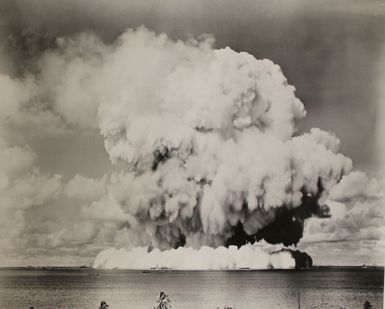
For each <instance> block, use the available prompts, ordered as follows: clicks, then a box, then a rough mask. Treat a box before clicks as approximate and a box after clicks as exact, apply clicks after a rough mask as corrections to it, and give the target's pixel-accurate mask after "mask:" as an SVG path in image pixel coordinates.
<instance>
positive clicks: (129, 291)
mask: <svg viewBox="0 0 385 309" xmlns="http://www.w3.org/2000/svg"><path fill="white" fill-rule="evenodd" d="M383 285H384V271H383V269H359V268H354V269H353V268H331V269H327V268H325V269H312V270H267V271H246V270H245V271H166V272H145V273H143V272H142V271H128V270H127V271H126V270H89V269H82V270H80V269H65V270H58V269H48V270H44V269H0V308H6V309H22V308H26V309H29V308H30V306H34V308H35V309H40V308H45V309H48V308H52V309H53V308H55V309H56V308H68V309H69V308H71V309H74V308H82V309H83V308H84V309H88V308H90V309H97V308H98V305H99V303H100V301H101V300H105V301H107V303H108V304H109V305H110V309H124V308H127V309H128V308H131V309H132V308H134V309H136V308H138V309H140V308H145V309H152V308H153V307H154V305H155V301H156V299H157V296H158V295H159V291H161V290H163V291H165V292H166V293H167V294H168V295H169V296H170V299H171V301H172V309H178V308H183V309H206V308H207V309H209V308H210V309H216V308H217V307H219V308H223V307H224V306H225V305H227V306H234V307H235V308H236V309H248V308H253V309H255V308H262V309H263V308H269V309H271V308H298V299H297V298H298V292H300V303H301V308H328V309H329V308H338V309H340V308H346V309H348V308H363V303H364V302H365V301H366V300H368V301H370V302H371V304H372V305H373V306H374V308H376V309H379V308H383V305H382V301H383Z"/></svg>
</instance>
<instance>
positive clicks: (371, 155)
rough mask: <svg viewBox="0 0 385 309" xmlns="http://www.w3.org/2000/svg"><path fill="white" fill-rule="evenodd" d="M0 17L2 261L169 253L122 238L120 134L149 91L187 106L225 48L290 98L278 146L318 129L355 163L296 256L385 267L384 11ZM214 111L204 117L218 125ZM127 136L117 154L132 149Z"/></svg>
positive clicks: (344, 2) (323, 4)
mask: <svg viewBox="0 0 385 309" xmlns="http://www.w3.org/2000/svg"><path fill="white" fill-rule="evenodd" d="M0 8H1V9H0V14H1V20H0V37H1V42H2V43H1V45H0V74H1V78H0V90H1V93H2V98H1V99H0V192H2V194H1V195H2V197H1V198H0V212H1V215H2V216H1V217H2V218H1V219H0V222H1V227H0V231H1V233H0V235H1V236H0V248H1V250H0V251H1V253H0V265H1V266H15V265H37V264H40V265H41V264H44V265H45V264H49V265H80V264H90V263H92V261H93V259H94V258H95V256H96V255H97V254H98V253H99V252H100V251H101V250H105V249H108V248H110V247H118V248H119V247H131V246H134V244H135V245H136V244H142V245H147V244H148V243H151V245H155V246H156V245H158V246H160V247H162V246H165V245H163V241H164V239H162V241H159V242H158V241H156V242H154V241H153V240H151V241H150V240H148V241H147V240H146V239H139V240H138V239H137V238H138V236H137V235H135V234H134V233H132V232H131V229H132V226H135V223H133V222H132V220H133V219H132V216H131V215H132V213H131V212H130V211H129V210H128V209H129V207H130V205H129V203H130V201H131V203H133V204H134V203H135V202H136V201H133V200H130V198H128V197H126V196H125V194H124V193H122V192H120V191H119V190H121V191H125V190H124V189H123V187H124V186H123V185H121V184H120V182H122V183H123V184H126V185H127V186H129V184H128V180H127V179H126V178H125V177H126V176H127V175H126V173H127V174H129V173H130V172H132V170H130V168H132V166H131V165H130V164H131V161H129V160H131V159H132V158H131V157H130V155H131V154H127V153H126V152H125V151H128V150H127V149H126V148H124V147H127V145H126V144H124V141H123V142H122V144H119V142H120V141H121V140H120V139H121V136H120V134H121V133H122V132H123V133H124V132H126V133H127V132H128V133H129V132H130V131H129V128H128V127H127V126H128V124H126V122H127V123H129V122H130V121H131V122H132V123H136V122H135V121H137V119H141V117H142V115H147V114H148V113H149V111H151V109H152V110H153V109H154V104H156V103H154V102H153V100H156V99H157V98H158V97H159V96H160V97H162V100H164V101H167V100H168V101H167V102H171V103H164V104H169V105H167V108H168V109H169V110H171V107H173V108H174V109H178V108H179V107H178V106H176V107H175V106H174V105H172V104H174V103H172V102H173V100H174V97H177V98H179V97H178V96H180V98H186V97H187V98H188V97H189V96H188V94H189V93H190V92H189V91H190V90H189V89H190V88H191V85H192V86H194V85H195V84H199V80H197V81H196V83H195V84H194V82H191V80H193V81H195V80H194V78H195V76H196V75H194V74H201V73H200V72H201V71H200V70H201V69H202V70H203V68H201V67H202V65H200V64H199V63H200V61H201V60H200V59H205V58H204V57H205V55H206V54H210V53H211V51H212V50H219V49H223V48H225V47H230V48H231V50H232V51H234V52H246V53H248V54H250V55H252V56H254V57H255V58H256V59H265V58H266V59H270V60H271V61H272V62H274V63H275V64H278V65H279V66H280V68H281V70H282V72H283V75H284V76H285V77H286V78H287V81H288V83H289V84H290V85H293V86H294V87H295V96H296V97H297V98H298V99H299V100H300V101H301V102H302V103H303V106H304V108H305V109H306V116H304V115H302V114H301V113H302V112H301V111H300V110H299V111H294V112H293V114H294V116H293V119H294V120H293V122H295V126H297V127H298V130H297V131H296V132H295V130H294V129H293V132H290V134H289V135H290V138H291V136H292V135H293V136H301V135H302V134H305V133H306V132H309V131H310V130H311V129H312V128H320V129H322V130H325V131H327V132H330V133H331V135H332V136H336V137H338V139H339V140H340V144H339V150H338V151H337V152H340V153H342V154H343V155H344V156H346V157H348V158H350V159H351V160H352V163H353V168H352V171H348V172H346V174H347V178H346V180H345V181H344V182H343V181H342V180H339V182H340V183H339V184H340V185H339V186H337V185H336V184H334V185H336V188H335V189H334V190H333V189H332V188H330V189H329V188H328V191H329V193H330V196H331V198H330V199H329V200H330V202H329V207H330V208H331V214H332V217H331V218H328V219H323V218H310V219H307V220H306V221H305V230H304V235H303V238H302V239H301V240H300V241H299V243H298V248H299V249H301V250H304V251H306V252H307V253H309V254H310V255H311V256H312V257H313V260H314V261H315V263H316V264H320V265H330V264H338V265H362V264H376V265H383V250H384V244H385V243H384V240H383V232H384V227H383V226H384V225H383V220H382V217H383V206H384V204H383V197H382V191H383V190H382V187H383V186H382V183H383V172H384V170H385V169H384V161H383V157H384V143H383V140H384V133H383V132H385V131H384V130H383V129H384V128H383V126H384V125H383V122H384V120H385V119H384V117H385V114H384V106H385V92H384V88H383V84H384V81H385V37H384V35H383V33H382V32H383V31H382V30H383V29H384V26H385V25H384V24H385V18H384V17H385V16H384V15H385V3H384V2H383V1H380V0H378V1H366V2H365V4H362V2H361V1H354V0H339V1H317V0H312V1H303V0H291V1H286V2H285V3H282V2H280V1H269V2H265V1H261V0H258V1H251V0H241V1H237V2H234V1H230V0H214V1H205V0H197V1H192V0H182V1H176V0H165V1H159V0H146V1H139V0H134V1H123V0H113V1H111V0H110V1H107V0H100V1H91V0H80V1H79V0H77V1H76V0H65V1H49V0H29V1H27V0H24V1H23V0H16V1H11V0H1V1H0ZM139 27H141V28H139ZM127 29H133V30H127ZM162 34H166V35H167V39H166V38H164V37H163V38H162V37H161V36H162ZM122 35H123V36H122ZM177 40H180V41H179V42H180V43H179V45H178V44H177V43H175V42H176V41H177ZM130 42H133V43H130ZM135 42H136V44H137V45H135ZM186 42H187V43H186ZM188 42H189V43H188ZM191 42H195V43H191ZM194 44H195V45H194ZM135 46H140V47H141V48H142V49H141V48H139V47H138V48H137V49H136V47H135ZM157 49H159V50H160V52H159V53H158V52H157ZM224 53H225V54H227V53H228V54H229V56H228V57H230V54H231V55H232V52H229V51H228V50H227V51H226V52H224ZM170 57H171V58H173V57H174V58H175V59H174V58H173V59H170ZM184 57H185V58H188V59H189V61H190V62H191V63H192V64H197V67H198V69H196V71H194V72H195V73H194V74H193V73H191V75H189V74H190V73H188V72H189V71H188V70H187V71H188V72H187V73H185V74H184V73H183V72H184V71H183V70H182V71H181V72H182V73H179V74H180V76H179V77H180V79H178V74H174V75H175V76H174V75H172V74H169V75H167V82H168V81H169V80H171V81H170V83H171V82H173V83H174V85H177V86H176V88H177V89H178V91H175V92H176V94H175V95H171V94H169V92H167V87H166V86H165V89H166V90H162V89H163V88H162V89H161V90H159V93H158V92H156V91H155V90H153V89H155V88H157V87H158V85H161V86H159V88H161V87H163V81H162V79H163V77H164V76H165V75H164V74H163V73H162V72H164V71H167V72H169V71H171V72H173V71H172V70H174V69H173V68H175V67H178V66H179V64H180V63H182V64H183V63H184V62H183V61H184V60H183V59H184ZM224 57H225V56H224ZM237 57H238V56H234V59H235V60H234V62H236V61H238V58H237ZM121 59H124V60H125V61H126V62H122V61H121ZM231 59H233V58H231ZM204 61H206V60H204ZM204 61H203V60H202V62H204ZM207 61H209V60H207ZM228 61H230V60H228ZM231 61H232V60H231ZM239 61H240V60H239ZM248 61H249V60H248ZM190 62H189V63H190ZM249 62H250V63H254V62H253V61H251V60H250V61H249ZM165 63H166V64H165ZM208 63H209V62H208ZM184 65H185V64H183V65H182V67H184ZM186 66H187V67H188V65H186ZM257 69H258V70H259V66H257ZM218 70H222V69H218ZM229 70H230V69H229ZM234 70H235V69H234ZM261 70H262V69H261ZM175 71H177V73H178V70H175ZM226 72H227V71H226ZM232 72H233V71H229V72H227V73H226V74H228V75H229V76H230V77H231V76H232V75H231V74H232ZM274 72H275V71H274ZM162 74H163V75H162ZM213 74H214V73H213ZM234 74H235V73H234ZM277 74H278V73H277ZM186 76H189V77H190V79H187V80H188V82H186V84H184V83H183V82H182V81H183V80H184V78H185V77H186ZM199 76H201V79H203V80H204V76H205V74H204V73H202V75H199ZM274 76H275V75H274ZM277 76H278V77H277V78H278V79H279V78H280V77H279V75H277ZM230 77H229V80H230V81H231V82H234V83H235V84H236V83H237V81H238V79H236V78H235V77H234V80H232V79H231V78H230ZM157 78H158V79H157ZM165 80H166V79H165ZM111 81H113V82H111ZM215 81H216V80H212V79H209V78H208V79H207V80H206V84H204V83H202V86H201V87H202V88H198V89H197V90H196V91H197V92H199V91H200V90H201V89H205V86H206V85H210V83H211V82H212V83H214V82H215ZM151 85H153V86H154V87H152V88H151V87H150V86H151ZM215 85H216V84H215ZM266 87H267V86H266ZM207 88H208V89H210V87H207ZM214 88H215V87H213V89H214ZM137 89H139V90H138V91H137ZM179 89H182V90H184V91H185V92H186V93H187V95H186V96H185V94H184V93H179V92H182V90H180V91H179ZM266 89H267V88H266ZM279 89H281V88H279ZM157 91H158V90H157ZM162 91H163V92H162ZM191 91H193V90H191ZM207 91H209V90H207ZM191 94H193V96H194V95H195V93H193V92H191ZM199 95H202V96H204V95H206V92H204V91H202V94H199ZM207 95H208V96H209V99H210V100H211V99H212V98H213V97H212V96H213V95H214V94H211V93H209V92H208V94H207ZM127 96H128V97H129V98H130V99H129V100H126V101H127V102H128V103H127V102H126V101H125V98H126V97H127ZM287 96H289V95H288V94H287ZM285 97H286V94H285ZM289 97H290V100H291V99H292V98H291V95H290V96H289ZM214 98H215V99H216V98H217V97H214ZM166 99H167V100H166ZM103 100H104V101H105V100H107V101H108V100H110V101H111V100H112V101H113V104H112V103H111V104H110V105H109V104H108V102H107V103H105V102H104V101H103ZM162 100H161V101H162ZM186 100H187V101H188V99H186ZM271 100H274V96H273V95H272V99H271ZM99 101H101V103H100V104H99V103H96V102H99ZM214 101H215V100H214ZM137 102H139V103H140V104H139V103H137ZM147 102H148V103H147ZM162 102H163V101H162ZM130 104H131V105H130ZM191 104H192V105H193V104H199V103H196V102H195V101H192V102H191ZM96 105H98V108H97V109H96V108H95V106H96ZM171 105H172V106H171ZM194 106H195V105H194ZM197 106H199V105H197ZM213 106H215V104H214V103H213ZM293 106H294V107H293V110H294V109H295V108H297V107H295V106H296V105H295V104H294V103H293ZM183 108H185V107H183ZM187 108H188V107H186V109H187ZM204 108H206V107H204ZM213 108H214V107H213ZM183 111H184V110H182V111H181V112H183ZM213 111H215V109H213ZM161 112H163V110H161ZM208 112H210V109H208ZM197 113H198V112H196V115H198V114H197ZM296 113H297V114H298V115H297V114H296ZM300 114H301V115H300ZM128 115H135V116H136V117H133V118H130V119H129V117H128ZM167 115H168V114H167ZM194 115H195V114H194ZM196 115H195V116H194V117H198V116H196ZM210 115H211V116H210V117H212V118H213V119H211V118H210V119H209V120H207V119H206V118H204V117H205V114H202V116H201V117H202V119H204V120H202V121H207V123H211V122H214V120H215V119H216V118H215V117H214V116H213V115H212V114H210ZM125 116H127V118H124V117H125ZM186 117H187V116H186ZM277 117H278V116H277ZM297 118H298V121H297ZM144 120H145V119H144ZM138 121H139V120H138ZM156 121H158V120H156ZM194 121H196V120H194ZM207 123H205V125H207ZM137 126H138V127H137V130H138V131H140V130H142V127H141V126H140V124H137ZM288 126H289V127H290V128H289V129H288V130H289V131H290V130H291V129H292V124H291V123H290V125H289V124H288ZM175 128H177V127H175ZM161 129H162V124H159V130H161ZM171 129H173V128H172V127H171V126H170V130H171ZM119 130H120V131H119ZM122 130H123V131H122ZM143 130H144V129H143ZM277 130H278V129H276V128H275V127H273V129H272V131H274V132H275V131H277ZM282 130H283V129H282ZM123 133H122V134H123ZM128 133H127V134H128ZM166 133H167V132H166ZM166 133H165V134H166ZM186 134H187V133H186ZM132 138H133V140H129V142H130V143H129V145H132V144H135V141H137V140H138V145H139V146H140V145H142V144H140V143H139V141H141V140H140V139H139V137H138V138H137V137H136V136H134V135H133V137H132ZM136 138H137V139H136ZM140 138H142V137H140ZM173 138H174V137H173ZM175 138H176V139H177V138H179V137H178V136H177V137H175ZM286 138H289V137H282V139H286ZM320 138H321V137H320ZM328 138H329V137H328ZM274 145H275V144H274ZM139 146H138V147H139ZM249 147H250V148H252V147H251V146H249ZM269 147H272V146H271V144H268V145H267V146H266V149H269ZM245 149H246V150H245V151H246V152H247V151H249V148H245ZM272 149H273V148H272ZM143 151H144V150H143ZM229 151H230V150H229ZM250 151H251V150H250ZM282 151H284V150H282ZM251 152H252V151H251ZM277 152H278V150H277ZM134 154H135V155H136V156H140V155H141V153H139V152H138V153H134ZM256 155H257V154H256ZM130 158H131V159H130ZM262 158H264V157H262ZM245 160H246V159H245ZM331 160H337V159H335V158H334V157H333V158H331ZM127 162H128V163H127ZM139 162H140V160H139ZM262 162H264V161H262ZM319 162H320V166H321V165H322V163H321V161H319ZM333 162H334V161H333ZM338 162H339V161H338ZM262 164H264V163H262ZM266 164H267V163H266ZM330 164H331V165H332V166H333V170H334V168H336V169H337V167H335V166H336V164H334V163H330ZM341 164H342V163H341ZM344 164H345V163H344ZM314 165H315V166H316V165H317V161H316V162H315V163H314ZM136 169H138V170H136ZM143 169H144V168H143ZM133 171H134V172H136V173H139V171H141V170H140V168H139V167H137V166H135V168H134V169H133ZM344 171H345V169H344ZM229 173H230V172H229ZM349 173H350V174H349ZM123 174H124V175H123ZM349 175H350V176H349ZM348 176H349V177H348ZM122 179H123V180H122ZM124 181H125V183H124ZM147 184H148V183H145V185H147ZM130 185H131V184H130ZM117 187H119V188H121V189H116V188H117ZM130 188H134V189H130V190H135V191H133V192H134V193H133V192H132V191H130V190H128V191H129V194H131V195H135V194H136V192H140V193H138V196H140V195H141V194H142V195H145V194H146V192H147V191H146V192H145V191H140V190H143V189H142V188H141V187H135V185H133V187H130ZM341 188H342V189H341ZM218 194H219V193H218ZM122 196H123V197H122ZM333 198H334V200H333ZM123 199H124V201H123ZM127 201H128V202H127ZM127 203H128V205H126V204H127ZM273 204H274V203H273ZM138 216H139V215H138ZM135 218H136V219H137V216H136V217H135ZM135 222H136V221H135ZM149 226H150V225H149ZM148 229H151V227H148ZM208 229H210V228H208ZM146 233H147V231H146ZM149 233H150V232H149ZM170 233H171V232H170ZM166 238H167V237H166ZM167 239H169V238H167Z"/></svg>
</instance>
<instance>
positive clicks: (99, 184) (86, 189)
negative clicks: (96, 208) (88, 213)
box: [64, 175, 106, 201]
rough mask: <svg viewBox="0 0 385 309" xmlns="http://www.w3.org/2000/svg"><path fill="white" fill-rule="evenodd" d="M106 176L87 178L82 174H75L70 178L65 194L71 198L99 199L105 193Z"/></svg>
mask: <svg viewBox="0 0 385 309" xmlns="http://www.w3.org/2000/svg"><path fill="white" fill-rule="evenodd" d="M105 191H106V177H104V178H102V179H100V180H98V179H92V178H87V177H84V176H81V175H75V177H73V178H72V179H70V180H69V181H68V182H67V184H66V186H65V188H64V194H65V195H66V196H68V197H70V198H75V199H80V200H90V201H94V200H98V199H99V198H101V197H102V196H104V195H105V193H106V192H105Z"/></svg>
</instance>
